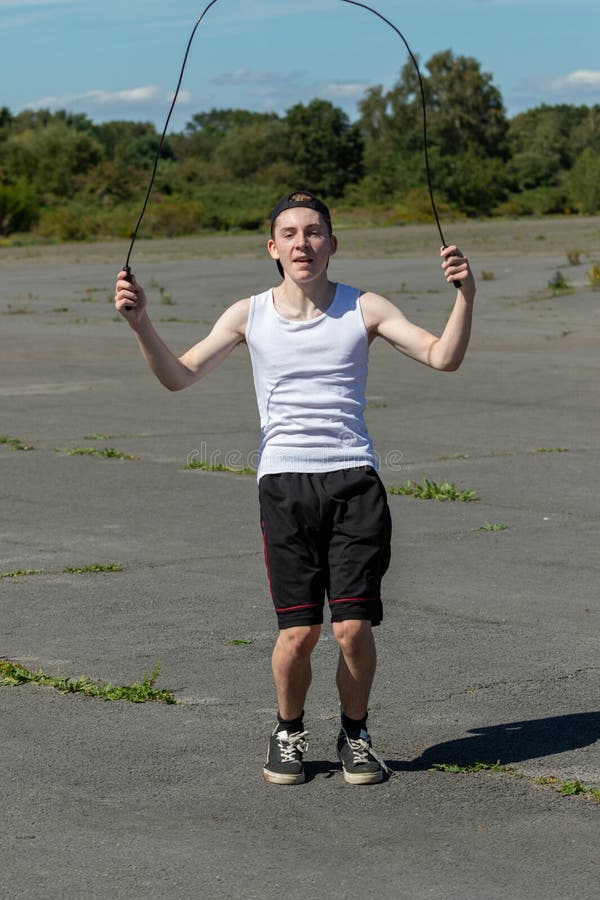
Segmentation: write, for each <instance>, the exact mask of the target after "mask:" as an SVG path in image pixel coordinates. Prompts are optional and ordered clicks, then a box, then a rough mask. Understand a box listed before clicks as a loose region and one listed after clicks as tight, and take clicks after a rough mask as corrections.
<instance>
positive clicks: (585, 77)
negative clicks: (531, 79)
mask: <svg viewBox="0 0 600 900" xmlns="http://www.w3.org/2000/svg"><path fill="white" fill-rule="evenodd" d="M547 86H548V87H549V88H550V90H553V91H557V92H558V93H563V92H565V91H566V92H570V91H572V90H577V91H581V90H584V91H587V90H590V91H592V90H596V91H597V90H599V89H600V69H576V70H575V71H574V72H569V74H568V75H564V76H563V77H562V78H555V79H554V80H552V81H550V82H548V83H547Z"/></svg>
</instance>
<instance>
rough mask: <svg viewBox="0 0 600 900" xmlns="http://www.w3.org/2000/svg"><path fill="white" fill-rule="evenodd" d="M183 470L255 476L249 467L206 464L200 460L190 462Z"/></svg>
mask: <svg viewBox="0 0 600 900" xmlns="http://www.w3.org/2000/svg"><path fill="white" fill-rule="evenodd" d="M183 468H184V469H200V470H201V471H202V472H233V473H235V474H236V475H256V469H251V468H250V467H249V466H226V465H225V464H224V463H208V462H202V461H201V460H195V459H192V460H190V462H189V463H187V464H186V465H185V466H184V467H183Z"/></svg>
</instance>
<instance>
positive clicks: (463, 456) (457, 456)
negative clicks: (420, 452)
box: [438, 453, 471, 459]
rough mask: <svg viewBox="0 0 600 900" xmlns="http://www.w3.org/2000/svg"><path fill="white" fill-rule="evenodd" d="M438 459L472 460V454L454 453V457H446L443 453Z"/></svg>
mask: <svg viewBox="0 0 600 900" xmlns="http://www.w3.org/2000/svg"><path fill="white" fill-rule="evenodd" d="M438 459H471V454H470V453H453V454H452V456H446V454H445V453H442V454H441V455H440V456H438Z"/></svg>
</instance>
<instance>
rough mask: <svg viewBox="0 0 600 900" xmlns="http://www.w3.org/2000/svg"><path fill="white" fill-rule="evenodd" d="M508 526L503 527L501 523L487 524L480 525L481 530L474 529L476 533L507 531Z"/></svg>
mask: <svg viewBox="0 0 600 900" xmlns="http://www.w3.org/2000/svg"><path fill="white" fill-rule="evenodd" d="M507 528H508V525H503V524H502V523H501V522H485V523H484V524H483V525H480V526H479V528H474V529H473V530H474V531H506V529H507Z"/></svg>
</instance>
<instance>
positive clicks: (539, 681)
mask: <svg viewBox="0 0 600 900" xmlns="http://www.w3.org/2000/svg"><path fill="white" fill-rule="evenodd" d="M590 672H600V666H584V667H583V668H581V669H575V671H573V672H565V673H563V674H562V675H552V676H548V677H545V678H523V679H516V680H514V681H511V680H510V679H505V680H503V681H489V682H486V683H485V684H478V685H475V686H471V687H467V688H463V690H461V691H451V692H450V693H449V694H446V695H445V696H443V697H424V698H423V699H422V700H419V701H418V705H419V706H424V705H426V704H428V703H447V702H448V701H449V700H453V699H455V698H456V697H465V696H466V695H468V694H478V693H480V692H481V691H489V690H494V689H496V688H503V687H511V688H519V687H525V686H531V685H544V684H549V683H557V682H560V681H568V680H569V679H571V678H577V677H578V676H580V675H587V674H588V673H590Z"/></svg>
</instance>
